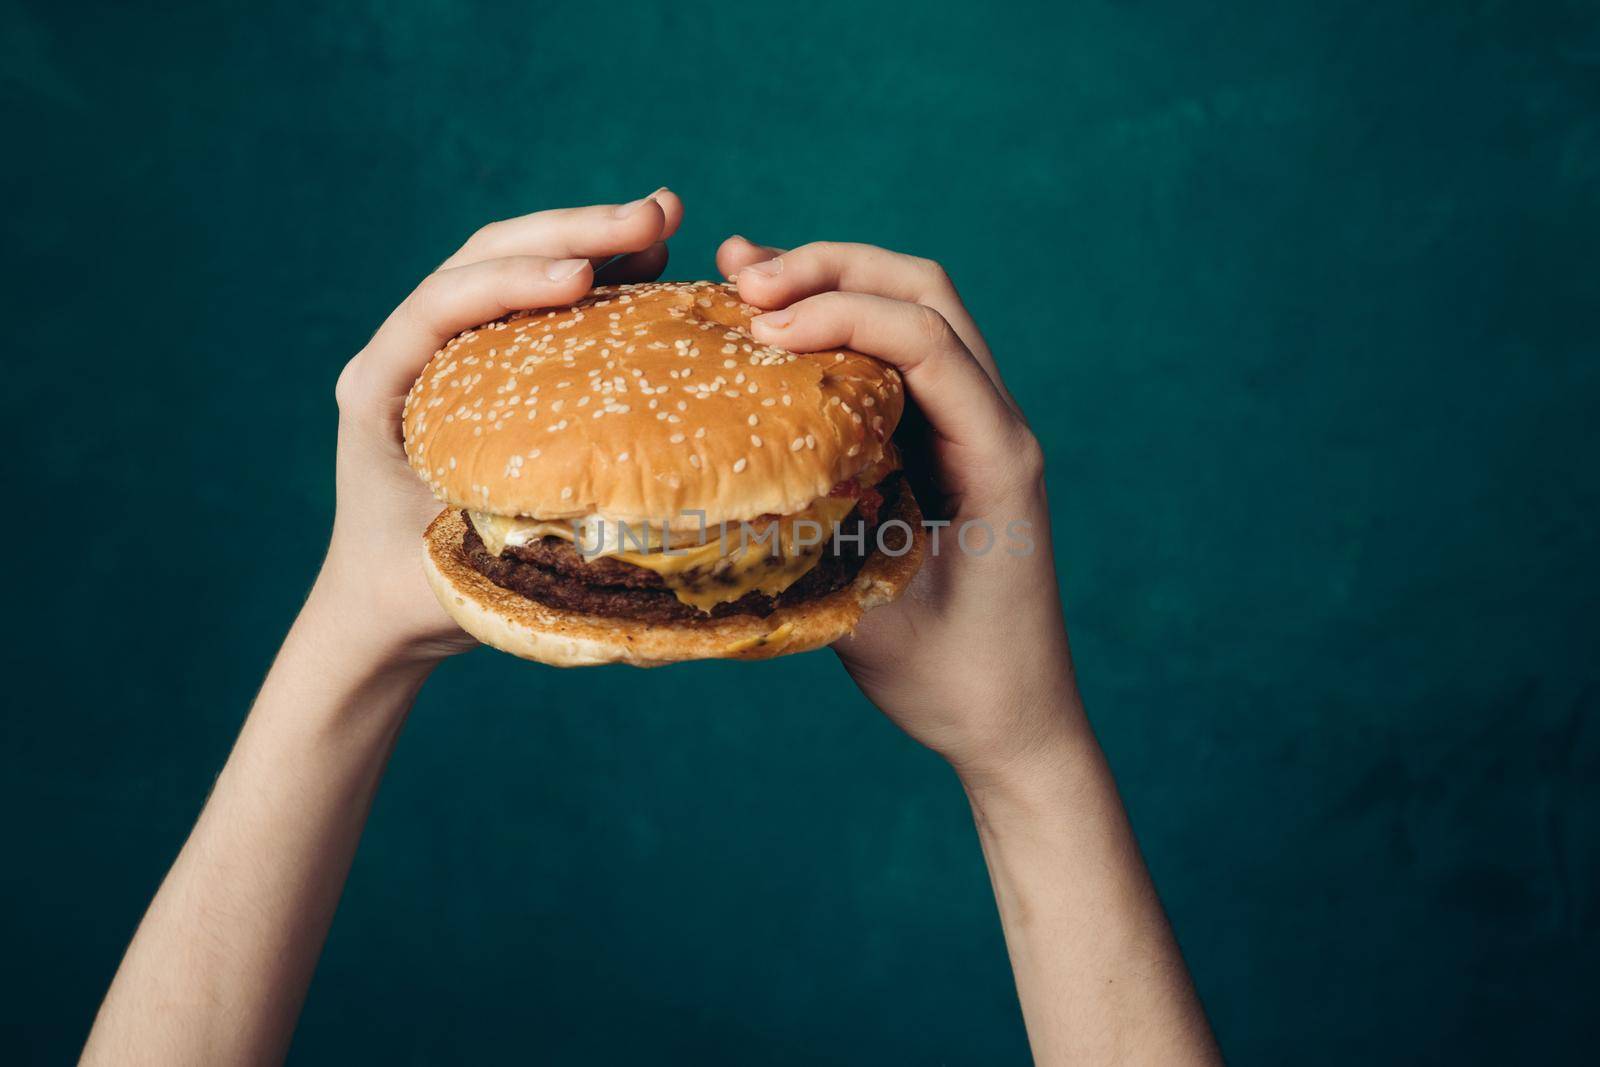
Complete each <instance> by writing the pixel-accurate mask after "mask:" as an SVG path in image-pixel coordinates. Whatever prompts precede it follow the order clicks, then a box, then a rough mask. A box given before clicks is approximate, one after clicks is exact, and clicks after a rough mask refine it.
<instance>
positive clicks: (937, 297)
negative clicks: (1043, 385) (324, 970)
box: [719, 241, 1016, 410]
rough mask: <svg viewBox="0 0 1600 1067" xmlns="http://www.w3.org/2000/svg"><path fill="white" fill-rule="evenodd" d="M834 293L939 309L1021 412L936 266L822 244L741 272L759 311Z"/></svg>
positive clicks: (866, 248)
mask: <svg viewBox="0 0 1600 1067" xmlns="http://www.w3.org/2000/svg"><path fill="white" fill-rule="evenodd" d="M719 266H720V263H719ZM833 289H837V290H842V291H844V292H851V293H870V294H872V295H874V296H883V297H888V298H889V299H891V300H905V301H909V302H911V303H913V304H926V305H927V306H928V307H931V308H933V309H934V310H935V311H937V312H938V313H939V314H941V315H943V316H944V318H945V321H946V322H948V323H949V324H950V326H951V327H952V328H953V329H954V330H955V331H956V335H957V336H959V337H960V338H961V340H962V343H963V344H965V345H966V346H967V348H968V349H969V350H970V351H971V352H972V354H973V357H974V358H975V359H977V361H978V363H979V364H980V365H982V367H983V369H984V371H986V372H987V373H988V375H989V378H990V380H992V381H993V382H994V384H995V388H996V389H998V390H999V392H1000V395H1001V396H1002V397H1004V398H1005V400H1006V403H1007V404H1010V405H1011V407H1012V408H1013V409H1014V410H1015V408H1016V404H1015V402H1014V401H1012V399H1011V395H1010V393H1008V392H1007V391H1006V387H1005V383H1004V382H1003V381H1002V380H1001V377H1000V368H999V367H998V366H997V365H996V363H995V361H994V356H993V355H992V354H991V353H990V351H989V346H988V344H987V343H985V342H984V339H983V333H982V332H981V331H980V330H979V329H978V324H977V323H976V322H975V321H973V318H972V316H971V315H970V314H969V313H968V312H967V308H966V305H965V304H963V303H962V302H961V294H960V293H958V292H957V291H956V287H955V285H954V284H953V283H952V282H951V281H950V276H949V275H948V274H946V273H945V271H944V268H943V267H941V266H939V264H937V263H935V262H934V261H933V260H931V259H922V258H919V257H917V256H908V255H905V254H904V253H901V252H891V251H889V250H888V249H884V248H878V247H876V246H874V245H863V244H844V243H840V242H837V241H817V242H813V243H812V244H808V245H801V246H800V247H799V248H796V249H792V250H791V251H788V252H784V253H783V254H781V255H777V256H774V257H772V258H770V259H767V260H763V261H755V260H752V261H750V262H747V263H743V264H741V269H740V270H739V295H740V296H741V297H743V298H744V299H745V300H747V301H749V302H750V303H752V304H755V305H757V306H759V307H768V308H776V307H788V306H789V305H790V304H792V303H794V302H795V301H796V300H800V299H803V298H805V297H808V296H812V295H814V294H816V293H824V292H827V291H829V290H833Z"/></svg>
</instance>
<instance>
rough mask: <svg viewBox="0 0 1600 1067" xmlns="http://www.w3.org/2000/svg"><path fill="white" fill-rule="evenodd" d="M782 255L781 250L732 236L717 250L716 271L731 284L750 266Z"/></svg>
mask: <svg viewBox="0 0 1600 1067" xmlns="http://www.w3.org/2000/svg"><path fill="white" fill-rule="evenodd" d="M782 254H783V249H781V248H771V247H769V246H767V245H758V244H756V243H755V242H754V241H752V240H750V239H749V238H746V237H740V236H739V235H738V234H734V235H733V236H732V237H730V238H728V239H727V240H726V241H723V242H722V245H721V247H719V248H718V249H717V269H718V270H720V271H721V272H722V276H723V277H724V278H726V279H728V280H729V281H730V282H731V281H734V280H735V279H736V278H737V277H738V274H739V272H740V271H741V270H743V269H744V268H745V267H748V266H749V265H750V264H752V263H760V262H763V261H765V260H769V259H771V258H773V257H774V256H780V255H782Z"/></svg>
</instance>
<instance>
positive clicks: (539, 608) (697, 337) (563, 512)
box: [402, 282, 925, 666]
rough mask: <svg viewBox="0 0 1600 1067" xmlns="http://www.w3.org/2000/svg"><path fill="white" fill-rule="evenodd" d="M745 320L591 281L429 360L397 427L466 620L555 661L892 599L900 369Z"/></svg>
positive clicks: (436, 561) (448, 596)
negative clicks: (786, 341)
mask: <svg viewBox="0 0 1600 1067" xmlns="http://www.w3.org/2000/svg"><path fill="white" fill-rule="evenodd" d="M760 312H761V309H759V308H756V307H752V306H751V305H749V304H746V303H744V302H743V301H741V300H740V299H739V297H738V295H737V292H736V291H735V290H734V289H733V288H732V287H731V286H728V285H723V284H718V283H713V282H652V283H648V284H643V285H619V286H605V287H601V288H597V289H595V290H593V291H592V292H591V293H590V294H589V295H588V296H586V297H584V298H583V299H582V300H580V301H578V302H577V303H575V304H573V305H572V306H570V307H565V308H558V309H540V310H535V311H517V312H513V313H511V314H509V315H506V316H505V317H503V318H500V319H497V320H495V321H493V322H490V323H486V324H484V325H482V326H479V327H477V328H475V329H471V330H468V331H466V332H464V333H462V334H460V335H459V336H457V337H455V338H454V339H453V340H451V341H450V342H449V343H448V344H446V345H445V346H444V348H442V349H441V350H440V351H439V352H438V353H436V354H435V355H434V357H433V359H432V360H430V361H429V363H428V365H427V366H426V367H425V368H423V371H422V374H421V376H420V377H419V378H418V379H417V382H416V384H415V385H414V386H413V387H412V389H411V392H410V394H409V395H408V396H407V397H406V402H405V409H404V414H403V418H402V424H403V429H404V434H405V448H406V455H407V458H408V459H409V460H410V463H411V466H412V468H413V469H414V470H415V471H416V472H417V474H418V475H420V476H421V477H422V479H423V480H424V481H425V482H426V483H427V484H428V487H429V488H430V489H431V490H432V491H433V493H434V495H435V496H436V497H438V498H439V499H440V500H441V501H443V502H444V504H445V505H446V506H445V509H444V511H443V512H441V513H440V515H439V516H438V518H436V519H435V520H434V521H433V523H432V524H431V525H430V526H429V527H428V530H427V534H426V553H425V557H426V562H425V566H426V569H427V575H428V580H429V583H430V585H431V586H432V588H433V590H434V593H435V594H436V595H437V596H438V598H439V603H440V604H442V605H443V606H444V609H445V611H447V612H449V614H450V615H451V617H452V618H454V619H455V620H456V622H458V623H459V624H460V625H461V626H462V628H464V629H465V630H466V631H467V632H468V633H470V634H472V635H473V636H474V637H476V638H477V639H478V640H480V641H482V642H484V643H485V644H488V645H492V646H494V647H495V648H498V649H501V650H502V651H505V652H510V653H512V654H514V655H517V656H522V657H524V658H526V659H533V660H538V661H540V662H543V663H549V664H554V665H557V666H579V665H586V664H598V663H615V662H621V663H631V664H634V665H637V666H655V665H658V664H664V663H672V662H677V661H682V660H692V659H718V658H721V659H762V658H768V657H772V656H779V655H785V654H787V653H791V652H802V651H805V650H808V649H813V648H818V647H820V646H822V645H826V644H830V643H832V642H833V641H835V640H837V639H839V638H840V637H843V636H844V635H846V634H848V633H850V632H851V631H852V630H853V629H854V628H855V626H856V624H857V623H858V622H859V620H860V619H861V616H862V614H863V613H864V612H865V611H867V610H869V609H871V608H872V607H874V606H876V605H879V604H883V603H886V602H888V601H890V600H893V599H894V598H895V597H897V596H899V595H900V593H901V592H902V591H904V589H905V587H906V585H907V584H908V583H909V582H910V581H911V579H912V577H913V576H914V575H915V574H916V572H917V570H918V568H919V567H920V566H921V563H922V558H923V554H924V551H925V536H924V531H923V528H922V515H921V512H920V511H919V509H918V506H917V501H916V499H915V498H914V496H913V495H912V492H911V489H910V488H909V486H908V485H907V483H906V479H905V477H904V475H903V474H902V472H901V469H900V459H899V454H898V452H897V450H896V448H895V446H894V443H893V440H892V435H893V433H894V430H895V427H896V426H897V425H898V423H899V421H900V416H901V413H902V411H903V410H904V406H905V398H904V387H903V385H902V383H901V380H900V375H899V373H898V372H897V371H895V370H894V369H893V368H892V367H889V366H887V365H885V364H883V363H881V362H879V361H878V360H875V359H872V358H870V357H868V356H864V355H861V354H860V353H856V352H851V351H848V350H829V351H823V352H812V353H804V354H798V353H791V352H787V351H785V350H783V349H780V348H776V347H773V346H770V345H765V344H762V343H761V342H759V341H757V340H756V339H755V338H754V337H753V336H751V334H750V332H749V325H750V321H751V319H752V318H753V317H754V316H755V315H757V314H760Z"/></svg>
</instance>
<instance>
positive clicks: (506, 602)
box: [425, 490, 927, 667]
mask: <svg viewBox="0 0 1600 1067" xmlns="http://www.w3.org/2000/svg"><path fill="white" fill-rule="evenodd" d="M884 519H885V521H888V520H891V519H900V520H902V521H904V522H905V523H906V524H907V525H909V526H910V527H911V530H912V532H913V540H912V545H911V549H910V551H908V552H905V553H903V554H901V555H899V556H891V555H888V554H887V553H884V552H873V553H872V555H870V556H868V557H867V561H866V563H865V564H863V565H862V567H861V570H860V572H859V573H858V574H857V575H856V577H855V580H854V581H853V582H851V583H850V584H849V585H847V586H845V587H844V588H842V589H839V590H836V591H835V592H832V593H829V594H828V595H826V596H821V597H818V598H816V599H815V600H808V601H806V602H804V603H801V604H796V605H794V606H793V607H787V608H779V609H778V610H777V611H774V612H773V613H772V614H770V615H767V616H765V617H760V618H758V617H756V616H754V615H730V616H728V617H726V618H721V619H707V620H706V621H704V622H684V623H674V624H661V623H647V622H640V621H639V620H637V619H619V618H608V617H605V616H601V615H584V614H580V613H578V612H572V611H561V610H559V609H557V608H553V607H550V606H549V605H547V604H542V603H540V602H539V601H537V600H530V599H528V598H527V597H524V596H520V595H518V594H516V593H513V592H511V591H510V590H509V589H502V588H500V587H499V586H498V585H495V584H494V583H493V582H491V581H490V580H489V579H487V578H485V577H484V576H483V575H481V574H479V573H478V572H477V571H475V570H473V569H472V565H471V564H470V563H468V562H467V557H466V555H465V553H464V552H463V551H462V549H461V539H462V536H463V535H464V534H465V533H466V529H467V524H466V521H465V520H464V519H462V517H461V513H460V512H458V511H456V510H455V509H453V508H451V509H447V510H445V511H444V512H442V513H440V515H439V517H438V518H436V519H434V520H433V523H432V525H430V526H429V527H428V532H427V534H426V535H425V539H426V542H427V552H426V553H425V556H426V567H427V573H428V584H429V585H431V586H432V587H433V592H434V595H435V596H437V597H438V598H439V603H440V604H442V605H443V606H444V610H445V611H447V612H449V614H450V617H451V618H452V619H454V620H455V621H456V622H457V623H459V624H460V626H461V628H462V629H463V630H465V631H467V633H469V634H471V635H472V636H473V637H476V638H477V639H478V640H479V641H482V642H483V643H484V644H486V645H491V646H493V647H494V648H498V649H499V650H500V651H502V652H509V653H511V654H512V655H513V656H521V657H522V658H523V659H531V660H537V661H538V662H540V663H548V664H550V665H551V666H554V667H588V666H593V665H596V664H601V663H630V664H632V665H633V666H635V667H659V666H661V665H662V664H665V663H680V662H683V661H684V660H693V659H771V658H772V657H774V656H786V655H788V654H790V653H791V652H808V651H810V650H811V649H814V648H821V647H822V646H823V645H830V644H832V643H833V642H835V641H837V640H839V638H841V637H844V636H846V635H847V634H849V633H850V632H851V631H853V630H854V629H855V627H856V623H858V622H860V621H861V615H862V613H863V612H865V611H867V610H868V609H869V608H875V607H877V606H878V605H879V604H887V603H888V602H889V601H891V600H893V599H895V598H896V597H898V596H899V595H900V594H901V593H902V592H904V591H905V588H906V586H908V585H910V584H911V579H912V578H914V577H915V576H916V573H917V570H918V568H920V567H921V566H922V559H923V556H924V554H925V553H926V551H927V534H926V531H924V530H923V528H922V512H921V511H920V510H919V509H918V507H917V502H916V500H915V499H914V498H913V497H912V495H911V493H910V491H909V490H908V491H906V492H903V493H901V494H900V499H899V500H898V501H897V502H896V505H895V507H894V510H893V512H892V513H891V514H889V515H885V516H884ZM886 540H888V541H889V543H890V544H897V539H894V535H892V534H891V535H890V536H889V538H886Z"/></svg>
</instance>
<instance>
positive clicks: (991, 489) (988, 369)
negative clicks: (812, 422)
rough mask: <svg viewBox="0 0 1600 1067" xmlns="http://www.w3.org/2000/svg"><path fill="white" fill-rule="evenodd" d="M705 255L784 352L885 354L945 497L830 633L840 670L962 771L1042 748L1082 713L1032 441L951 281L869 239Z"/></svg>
mask: <svg viewBox="0 0 1600 1067" xmlns="http://www.w3.org/2000/svg"><path fill="white" fill-rule="evenodd" d="M717 265H718V267H719V268H720V269H721V270H722V271H723V273H724V274H726V275H727V276H728V277H729V278H730V279H733V280H736V281H737V284H738V287H739V293H740V296H741V297H742V298H743V299H745V300H746V301H748V302H749V303H751V304H754V305H756V306H758V307H762V308H773V309H780V310H775V311H771V312H769V313H767V314H765V315H762V316H759V317H757V318H756V319H755V321H754V325H753V330H754V333H755V335H756V336H757V337H758V338H760V339H761V340H762V341H764V342H766V343H769V344H773V345H778V346H780V347H783V348H787V349H790V350H792V351H796V352H806V351H814V350H818V349H825V348H832V347H849V348H853V349H855V350H856V351H858V352H863V353H866V354H868V355H872V356H876V357H878V358H879V359H882V360H883V361H884V362H886V363H890V364H892V365H894V366H895V367H898V368H899V369H900V371H901V373H902V374H903V375H904V377H905V383H906V389H907V392H908V394H909V395H910V397H911V399H912V400H913V401H915V403H916V405H917V407H918V408H919V409H920V410H921V412H922V414H923V416H924V417H925V419H926V421H927V424H928V431H929V433H928V442H927V446H928V448H927V451H928V455H927V456H926V457H925V458H924V461H925V462H927V463H928V464H929V465H930V467H931V473H932V474H933V476H934V477H935V479H936V482H937V489H938V491H939V493H940V494H941V495H942V496H943V498H944V499H943V501H942V506H941V502H940V501H938V500H923V501H921V503H922V505H923V508H924V510H925V511H926V512H927V513H928V516H929V518H930V519H938V520H948V522H949V523H950V525H949V526H948V527H944V528H940V529H938V530H937V534H938V550H937V552H936V553H935V552H930V554H929V556H928V558H927V561H926V562H925V563H924V564H923V567H922V570H921V572H920V573H919V574H918V576H917V578H916V580H915V582H914V583H913V584H912V585H911V587H910V589H909V590H907V592H906V594H905V595H904V596H903V597H901V598H900V599H899V600H897V601H895V602H894V603H892V604H887V605H884V606H882V607H879V608H875V609H873V610H872V611H870V612H868V613H867V614H866V616H865V617H863V619H862V621H861V625H860V627H859V628H858V629H857V631H856V633H855V635H854V636H853V637H849V638H846V639H844V640H842V641H840V642H838V643H837V644H836V645H835V646H834V649H835V651H836V652H837V653H838V654H839V658H840V659H841V660H842V661H843V662H844V665H845V668H846V669H847V670H848V671H849V672H850V675H851V677H852V678H854V679H855V681H856V684H858V685H859V686H860V687H861V689H862V691H863V692H864V693H866V695H867V697H868V698H869V699H870V700H872V702H873V703H874V704H876V705H877V706H878V707H879V708H881V709H882V710H883V711H884V712H885V713H886V714H888V716H889V717H890V718H891V719H892V720H893V721H894V722H895V723H897V724H898V725H899V726H900V727H901V728H902V729H904V730H905V731H906V732H907V733H909V734H910V735H911V736H912V737H914V738H916V739H917V740H918V741H920V742H922V743H923V744H925V745H927V746H928V747H929V748H932V749H933V750H934V751H936V752H938V753H939V754H941V755H942V756H944V757H945V758H946V759H947V760H949V761H950V763H951V764H952V765H953V766H954V767H955V769H956V771H957V772H958V773H959V774H960V775H961V776H962V778H963V779H964V780H966V781H968V782H969V784H981V783H983V782H985V781H987V780H990V779H993V778H996V777H998V776H1002V775H1005V774H1008V773H1010V772H1011V771H1012V770H1013V769H1015V768H1017V767H1019V766H1021V765H1024V764H1026V763H1028V762H1029V761H1031V760H1033V759H1035V758H1036V757H1039V756H1041V755H1043V754H1048V753H1050V752H1052V751H1053V750H1054V743H1055V742H1056V741H1058V740H1061V739H1062V738H1065V737H1069V736H1073V735H1074V734H1075V733H1076V732H1077V731H1078V730H1080V729H1081V727H1082V714H1081V710H1080V709H1079V706H1078V700H1077V691H1076V687H1075V683H1074V681H1073V676H1072V660H1071V653H1070V651H1069V648H1068V644H1067V634H1066V627H1065V624H1064V623H1063V621H1062V616H1061V602H1060V596H1059V593H1058V591H1057V585H1056V573H1055V564H1054V561H1053V558H1052V554H1051V549H1050V521H1049V510H1048V507H1047V506H1046V501H1045V489H1044V458H1043V452H1042V451H1041V449H1040V447H1039V442H1038V440H1037V439H1036V438H1035V437H1034V435H1033V433H1032V431H1031V430H1030V429H1029V428H1028V424H1027V422H1026V420H1025V419H1024V418H1023V416H1022V413H1021V411H1020V409H1019V408H1018V407H1017V404H1016V402H1015V401H1014V400H1012V398H1011V396H1010V394H1009V393H1008V392H1007V391H1006V387H1005V385H1004V383H1003V382H1002V381H1001V378H1000V372H999V369H998V368H997V367H996V365H995V361H994V357H993V355H992V354H991V353H990V351H989V347H988V345H987V344H986V343H985V342H984V340H983V335H982V334H981V333H980V332H979V330H978V327H977V324H976V323H975V322H973V320H972V317H971V315H969V314H968V313H967V310H966V308H965V307H964V306H963V304H962V302H961V297H960V295H959V294H958V293H957V291H956V289H955V286H954V285H952V284H951V282H950V280H949V278H948V277H947V276H946V274H945V273H944V271H943V270H942V269H941V268H940V267H939V266H938V265H937V264H935V263H932V262H929V261H928V260H923V259H917V258H914V257H911V256H907V255H901V254H899V253H895V252H889V251H885V250H884V249H881V248H875V247H872V246H869V245H855V244H837V243H831V242H820V243H816V244H809V245H804V246H802V247H800V248H797V249H794V250H793V251H789V252H781V251H780V250H778V249H774V248H767V247H763V246H760V245H755V244H752V243H751V242H749V241H746V240H745V239H744V238H741V237H732V238H729V239H728V240H727V241H725V242H724V243H723V245H722V247H721V248H720V249H719V250H718V253H717ZM914 462H915V458H913V463H914ZM963 526H968V527H969V532H968V534H967V536H966V538H965V541H964V542H963V541H961V540H960V539H958V531H959V530H960V529H961V528H962V527H963ZM985 527H987V530H988V531H989V536H985V533H984V529H985ZM935 532H936V531H935V530H930V531H929V533H930V535H933V534H934V533H935ZM991 540H992V544H991V547H990V548H989V550H988V551H987V552H983V547H984V544H985V543H986V542H989V541H991ZM1024 540H1026V541H1028V542H1030V543H1031V547H1028V548H1026V549H1025V548H1024V545H1023V542H1024ZM980 553H981V554H980Z"/></svg>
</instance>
